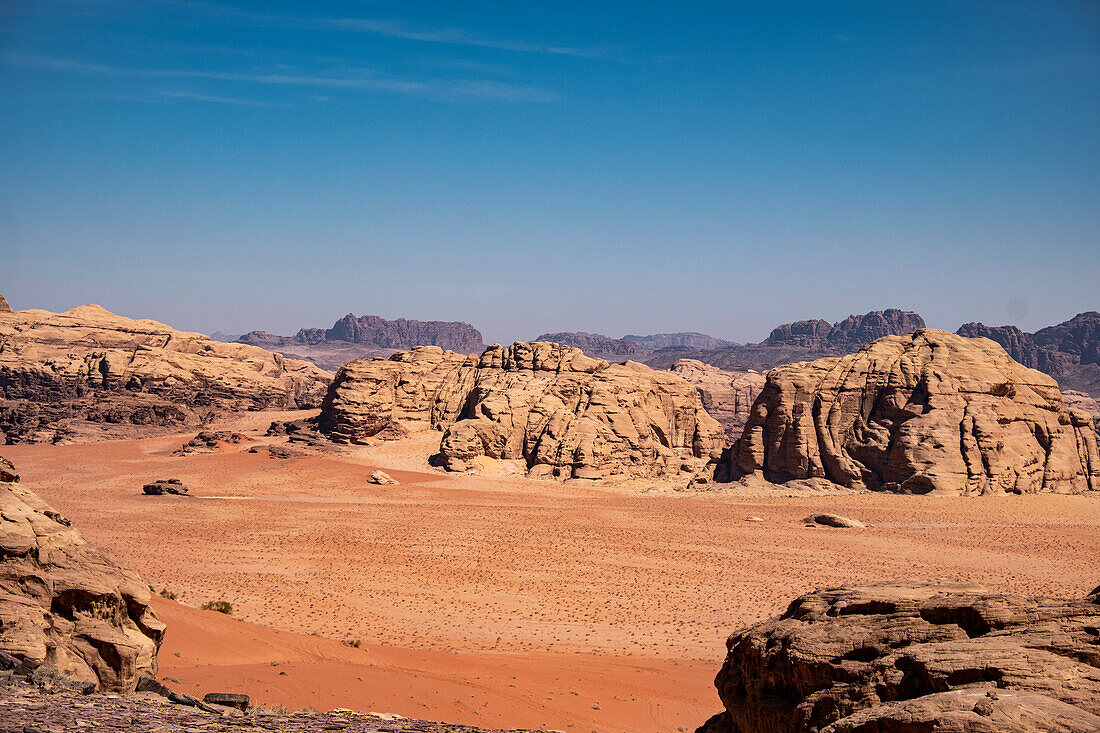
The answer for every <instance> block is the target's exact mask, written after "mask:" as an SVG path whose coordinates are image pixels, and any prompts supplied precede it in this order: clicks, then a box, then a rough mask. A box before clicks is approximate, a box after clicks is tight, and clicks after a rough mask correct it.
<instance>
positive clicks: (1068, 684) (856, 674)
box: [701, 580, 1100, 733]
mask: <svg viewBox="0 0 1100 733" xmlns="http://www.w3.org/2000/svg"><path fill="white" fill-rule="evenodd" d="M1098 590H1100V589H1098ZM1098 625H1100V595H1097V594H1096V593H1094V594H1093V595H1090V596H1089V597H1088V598H1085V599H1082V600H1056V599H1049V598H1027V597H1022V596H1014V595H1002V594H993V593H988V592H986V591H985V590H983V589H982V588H981V587H978V586H974V585H970V584H964V583H955V582H950V581H942V580H910V581H897V582H888V583H881V584H877V585H868V586H860V587H845V588H837V589H832V590H823V591H816V592H814V593H808V594H806V595H804V596H802V597H800V598H798V599H797V600H795V601H794V602H793V603H792V604H791V605H790V607H789V608H788V609H787V611H786V612H785V613H784V614H783V615H782V616H780V617H778V618H774V619H771V620H768V621H764V622H762V623H759V624H756V625H755V626H751V627H749V628H747V629H743V630H741V631H738V632H736V633H734V634H733V635H732V636H730V638H729V640H728V641H727V643H726V646H727V649H728V654H727V656H726V660H725V663H724V665H723V666H722V669H721V671H720V672H719V673H718V676H717V678H716V679H715V686H716V687H717V688H718V694H719V696H720V697H721V699H722V703H723V705H724V707H725V712H724V713H723V714H722V715H720V716H716V717H715V718H712V719H711V720H710V721H708V723H707V726H709V727H705V728H703V729H701V730H704V729H705V730H708V731H713V732H714V733H720V732H721V733H733V732H734V731H736V732H737V733H757V732H761V733H762V732H763V731H768V732H769V733H784V732H786V731H791V732H792V733H794V732H795V731H828V732H829V733H839V732H840V731H868V732H869V731H882V732H884V733H890V732H894V731H896V732H898V733H901V732H902V731H905V732H906V733H917V732H918V731H929V732H931V731H975V732H976V731H989V732H990V733H992V732H993V731H1032V730H1057V731H1081V732H1082V733H1083V732H1084V731H1095V730H1100V642H1098V639H1097V635H1096V628H1097V626H1098Z"/></svg>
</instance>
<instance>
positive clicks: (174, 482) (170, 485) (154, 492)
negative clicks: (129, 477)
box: [141, 478, 188, 496]
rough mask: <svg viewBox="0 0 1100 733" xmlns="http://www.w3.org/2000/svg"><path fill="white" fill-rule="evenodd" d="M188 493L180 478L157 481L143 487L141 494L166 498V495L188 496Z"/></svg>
mask: <svg viewBox="0 0 1100 733" xmlns="http://www.w3.org/2000/svg"><path fill="white" fill-rule="evenodd" d="M187 491H188V489H187V487H186V486H184V485H183V482H182V481H180V480H179V479H178V478H164V479H157V480H156V481H154V482H152V483H149V484H145V485H144V486H142V487H141V492H142V493H143V494H145V495H146V496H164V495H166V494H172V495H174V496H186V495H187Z"/></svg>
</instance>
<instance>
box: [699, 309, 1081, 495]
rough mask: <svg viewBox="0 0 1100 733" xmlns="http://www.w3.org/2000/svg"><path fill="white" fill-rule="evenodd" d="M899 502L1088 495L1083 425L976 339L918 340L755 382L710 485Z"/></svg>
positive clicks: (937, 335)
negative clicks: (824, 491)
mask: <svg viewBox="0 0 1100 733" xmlns="http://www.w3.org/2000/svg"><path fill="white" fill-rule="evenodd" d="M755 472H761V473H763V475H764V477H765V478H766V479H768V480H769V481H774V482H780V483H782V482H786V481H790V480H792V479H811V478H824V479H828V480H829V481H832V482H834V483H836V484H840V485H842V486H846V487H850V488H867V489H881V490H887V491H901V492H911V493H922V494H923V493H929V492H939V493H955V494H969V493H999V492H1015V493H1032V492H1040V491H1052V492H1067V493H1073V492H1082V491H1086V490H1088V489H1100V456H1098V454H1097V442H1096V433H1095V431H1094V429H1093V426H1092V419H1091V417H1090V416H1089V415H1087V414H1085V413H1082V412H1079V411H1075V410H1071V409H1068V408H1067V407H1066V405H1065V404H1064V402H1063V401H1062V397H1061V394H1060V393H1059V391H1058V385H1057V384H1056V383H1055V381H1054V380H1053V379H1052V378H1050V377H1048V376H1047V375H1045V374H1042V373H1041V372H1038V371H1035V370H1033V369H1028V368H1026V367H1023V366H1021V365H1020V364H1017V363H1016V362H1014V361H1013V360H1012V359H1011V358H1009V356H1008V355H1007V354H1006V353H1005V351H1004V349H1002V348H1001V347H1000V346H998V345H997V344H995V343H993V342H992V341H989V340H988V339H981V338H978V339H972V338H964V337H962V336H957V335H955V334H952V333H947V332H945V331H936V330H932V329H925V330H921V331H918V332H916V333H914V334H910V335H906V336H887V337H885V338H882V339H879V340H878V341H875V342H874V343H872V344H870V345H868V346H866V347H864V348H863V349H861V350H860V351H859V352H858V353H855V354H850V355H848V356H845V357H841V358H827V359H819V360H817V361H813V362H804V363H798V364H789V365H786V366H782V367H778V368H776V369H773V370H772V371H770V372H768V374H767V383H766V385H765V386H764V390H763V392H761V394H760V397H759V398H758V399H757V401H756V404H755V405H754V406H753V411H752V415H751V416H750V418H749V422H748V424H747V425H746V426H745V431H744V433H743V434H742V436H741V439H740V441H738V444H737V446H736V447H735V449H733V450H732V451H730V453H729V456H728V458H727V459H726V460H725V461H724V463H723V465H720V466H719V470H718V472H717V474H716V475H717V477H718V478H719V479H723V478H736V477H737V476H739V475H744V474H751V473H755Z"/></svg>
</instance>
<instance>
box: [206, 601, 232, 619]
mask: <svg viewBox="0 0 1100 733" xmlns="http://www.w3.org/2000/svg"><path fill="white" fill-rule="evenodd" d="M202 610H204V611H217V612H218V613H224V614H226V615H227V616H228V615H232V613H233V606H232V605H231V604H230V603H229V601H207V602H206V603H204V604H202Z"/></svg>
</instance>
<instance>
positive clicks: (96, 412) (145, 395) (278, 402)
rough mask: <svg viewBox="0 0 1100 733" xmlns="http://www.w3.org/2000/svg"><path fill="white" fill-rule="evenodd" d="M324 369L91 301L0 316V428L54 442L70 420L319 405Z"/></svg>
mask: <svg viewBox="0 0 1100 733" xmlns="http://www.w3.org/2000/svg"><path fill="white" fill-rule="evenodd" d="M330 378H331V375H330V374H329V373H328V372H325V371H323V370H321V369H319V368H318V367H316V366H314V365H313V364H309V363H306V362H300V361H295V360H291V359H284V358H283V357H281V356H279V355H278V354H272V353H270V352H267V351H264V350H263V349H260V348H257V347H254V346H245V345H243V344H225V343H221V342H218V341H213V340H211V339H210V338H208V337H206V336H203V335H200V334H197V333H185V332H182V331H176V330H175V329H172V328H169V327H168V326H165V325H164V324H161V323H157V322H156V321H149V320H133V319H129V318H123V317H121V316H116V315H114V314H112V313H110V312H108V311H106V310H104V309H103V308H100V307H99V306H95V305H84V306H80V307H78V308H73V309H72V310H69V311H66V312H64V313H49V312H47V311H42V310H25V311H18V312H14V313H0V430H2V431H3V432H4V433H6V434H7V437H8V440H9V441H11V442H32V441H39V440H51V439H53V438H54V437H56V434H55V431H54V430H53V429H52V428H53V426H54V425H55V424H56V423H58V422H59V421H63V420H67V419H76V420H87V421H91V422H99V423H126V424H153V425H184V424H189V423H196V422H199V421H200V419H201V418H202V417H207V416H209V415H211V414H213V413H217V412H219V411H225V410H245V409H265V408H284V409H293V408H303V407H311V406H315V405H318V404H320V402H321V399H322V398H323V397H324V394H325V391H326V389H327V387H328V383H329V381H330Z"/></svg>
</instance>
